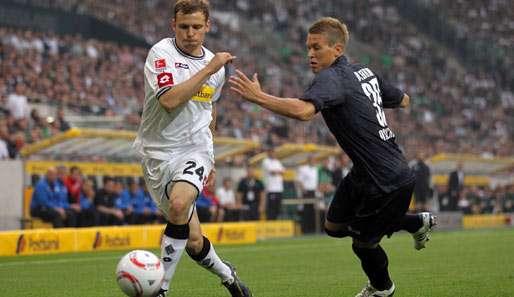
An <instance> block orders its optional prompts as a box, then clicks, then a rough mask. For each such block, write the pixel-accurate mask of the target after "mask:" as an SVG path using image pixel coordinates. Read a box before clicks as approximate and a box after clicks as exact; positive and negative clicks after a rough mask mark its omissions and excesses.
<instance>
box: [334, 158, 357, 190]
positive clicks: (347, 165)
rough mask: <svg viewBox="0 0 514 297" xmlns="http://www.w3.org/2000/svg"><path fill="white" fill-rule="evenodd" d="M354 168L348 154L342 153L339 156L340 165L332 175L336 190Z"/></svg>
mask: <svg viewBox="0 0 514 297" xmlns="http://www.w3.org/2000/svg"><path fill="white" fill-rule="evenodd" d="M352 166H353V164H352V161H351V160H350V158H348V155H347V154H345V153H342V154H340V155H339V158H338V164H337V166H336V168H335V170H334V172H333V174H332V185H333V186H334V188H336V187H337V186H338V185H339V183H340V182H341V180H343V178H345V177H346V175H348V173H349V172H350V170H351V169H352Z"/></svg>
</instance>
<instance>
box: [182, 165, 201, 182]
mask: <svg viewBox="0 0 514 297" xmlns="http://www.w3.org/2000/svg"><path fill="white" fill-rule="evenodd" d="M186 165H188V166H187V167H186V168H185V169H184V172H183V174H190V175H193V174H195V173H196V175H198V179H199V180H200V181H202V180H203V172H204V171H205V169H204V168H203V166H201V167H199V168H197V169H195V171H194V172H193V171H191V170H192V169H194V168H195V167H196V162H194V161H187V162H186Z"/></svg>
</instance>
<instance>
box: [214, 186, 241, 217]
mask: <svg viewBox="0 0 514 297" xmlns="http://www.w3.org/2000/svg"><path fill="white" fill-rule="evenodd" d="M216 197H217V198H218V201H219V209H218V217H217V220H216V221H218V222H223V221H225V222H233V221H239V218H240V213H241V212H240V210H241V205H240V204H239V203H237V200H236V195H235V193H234V189H233V184H232V179H231V178H230V177H225V178H224V179H223V185H222V186H221V187H220V188H218V189H217V190H216Z"/></svg>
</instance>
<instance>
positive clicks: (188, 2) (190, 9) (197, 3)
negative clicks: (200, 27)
mask: <svg viewBox="0 0 514 297" xmlns="http://www.w3.org/2000/svg"><path fill="white" fill-rule="evenodd" d="M209 6H210V4H209V1H208V0H177V2H175V7H174V13H175V14H174V17H175V18H176V17H177V13H179V12H182V13H183V14H192V13H195V12H201V13H202V14H203V15H204V16H205V20H206V21H208V20H209V9H210V7H209Z"/></svg>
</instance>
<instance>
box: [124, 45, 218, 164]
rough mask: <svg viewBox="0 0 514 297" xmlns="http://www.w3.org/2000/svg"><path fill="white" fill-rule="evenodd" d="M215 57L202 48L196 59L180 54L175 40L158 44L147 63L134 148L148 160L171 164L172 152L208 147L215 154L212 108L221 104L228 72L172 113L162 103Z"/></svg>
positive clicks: (207, 84) (216, 75)
mask: <svg viewBox="0 0 514 297" xmlns="http://www.w3.org/2000/svg"><path fill="white" fill-rule="evenodd" d="M213 57H214V54H213V53H212V52H211V51H209V50H208V49H206V48H204V47H202V55H201V56H200V57H194V56H191V55H188V54H186V53H184V52H183V51H181V50H180V49H179V48H178V46H177V44H176V42H175V39H174V38H165V39H163V40H161V41H159V42H158V43H156V44H155V45H154V46H153V47H152V48H151V49H150V52H149V53H148V57H147V58H146V63H145V70H144V74H145V102H144V107H143V116H142V119H141V125H140V126H139V131H138V134H137V138H136V140H135V142H134V145H133V147H134V148H135V149H136V150H137V151H138V152H139V153H140V154H141V155H142V156H143V157H146V158H152V159H158V160H168V159H169V158H170V156H171V153H172V152H175V153H176V152H181V151H183V152H187V151H188V150H189V149H190V148H192V147H195V148H198V147H205V150H206V151H208V152H209V153H210V154H213V143H212V134H211V131H210V129H209V125H210V123H211V121H212V104H213V103H214V102H216V101H218V99H219V97H220V94H221V89H222V87H223V84H224V83H225V69H224V68H221V69H220V70H219V71H218V72H216V73H215V74H213V75H211V76H210V78H209V79H208V80H207V81H206V82H205V84H204V85H203V86H202V88H201V89H200V91H199V92H198V93H197V94H196V95H194V96H193V97H192V98H191V99H190V100H188V101H187V102H185V103H184V104H182V105H181V106H179V107H178V108H177V109H176V110H174V111H172V112H167V111H166V110H165V109H164V108H163V107H162V106H161V105H160V103H159V97H160V96H161V95H162V94H164V93H165V92H166V91H168V90H169V89H171V88H172V87H173V86H175V85H178V84H180V83H182V82H184V81H186V80H188V79H189V78H190V77H191V76H193V75H195V74H196V73H197V72H198V71H200V70H201V69H203V68H204V67H205V66H206V65H207V64H209V62H210V61H211V59H212V58H213Z"/></svg>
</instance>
